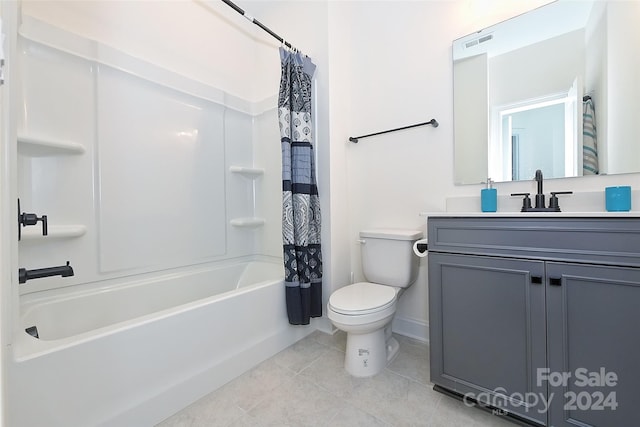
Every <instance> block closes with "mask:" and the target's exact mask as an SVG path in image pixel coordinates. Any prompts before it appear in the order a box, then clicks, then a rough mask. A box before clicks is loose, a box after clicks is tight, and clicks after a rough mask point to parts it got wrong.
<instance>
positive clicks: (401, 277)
mask: <svg viewBox="0 0 640 427" xmlns="http://www.w3.org/2000/svg"><path fill="white" fill-rule="evenodd" d="M421 238H422V232H421V231H419V230H401V229H375V230H367V231H361V232H360V243H361V258H362V272H363V273H364V277H365V279H366V280H367V282H359V283H354V284H352V285H347V286H344V287H342V288H340V289H338V290H336V291H335V292H334V293H332V294H331V296H330V297H329V303H328V305H327V316H328V317H329V320H331V323H333V325H334V326H335V327H336V328H338V329H340V330H342V331H345V332H346V333H347V348H346V353H345V359H344V368H345V370H346V371H347V372H348V373H349V374H351V375H353V376H354V377H370V376H373V375H376V374H377V373H379V372H380V371H382V369H384V367H385V366H386V365H387V363H389V362H390V361H391V360H393V358H394V357H395V355H396V354H397V352H398V348H399V344H398V341H397V340H396V339H395V338H393V337H392V336H391V321H392V320H393V315H394V314H395V312H396V303H397V301H398V298H399V297H400V295H401V293H402V292H403V291H404V289H405V288H408V287H409V286H411V285H412V284H413V282H415V280H416V277H417V276H418V267H419V258H418V257H417V256H416V255H415V254H414V252H413V249H412V247H413V244H414V242H415V241H416V240H419V239H421Z"/></svg>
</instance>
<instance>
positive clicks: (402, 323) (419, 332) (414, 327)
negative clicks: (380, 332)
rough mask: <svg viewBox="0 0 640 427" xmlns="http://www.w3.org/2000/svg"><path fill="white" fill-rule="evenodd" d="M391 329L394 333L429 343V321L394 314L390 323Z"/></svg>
mask: <svg viewBox="0 0 640 427" xmlns="http://www.w3.org/2000/svg"><path fill="white" fill-rule="evenodd" d="M391 330H392V331H393V332H394V333H396V334H400V335H404V336H406V337H409V338H413V339H415V340H418V341H422V342H424V343H427V344H428V343H429V323H428V322H425V321H423V320H418V319H411V318H408V317H400V316H396V317H395V318H394V319H393V323H392V324H391Z"/></svg>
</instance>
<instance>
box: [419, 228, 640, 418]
mask: <svg viewBox="0 0 640 427" xmlns="http://www.w3.org/2000/svg"><path fill="white" fill-rule="evenodd" d="M428 236H429V326H430V328H429V329H430V343H431V345H430V348H431V362H430V363H431V380H432V382H433V383H434V384H435V385H436V388H437V389H439V390H441V391H443V392H448V393H452V394H455V395H457V396H458V397H461V398H463V401H464V400H466V401H468V400H467V399H468V398H474V399H476V400H478V401H479V402H481V403H484V404H488V405H489V406H490V407H492V408H497V412H502V410H504V411H508V413H509V414H510V416H515V417H516V418H520V419H521V420H526V421H527V422H530V423H534V424H541V425H547V426H556V427H564V426H567V427H568V426H571V427H575V426H581V427H586V426H594V427H610V426H640V391H638V390H639V388H638V387H640V331H639V328H640V219H637V218H616V219H606V218H598V219H594V218H591V219H584V218H558V217H548V218H544V217H543V218H516V217H513V218H512V217H509V218H498V217H484V218H463V217H459V218H455V217H430V218H429V220H428Z"/></svg>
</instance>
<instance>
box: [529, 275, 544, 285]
mask: <svg viewBox="0 0 640 427" xmlns="http://www.w3.org/2000/svg"><path fill="white" fill-rule="evenodd" d="M531 283H533V284H534V285H541V284H542V276H531Z"/></svg>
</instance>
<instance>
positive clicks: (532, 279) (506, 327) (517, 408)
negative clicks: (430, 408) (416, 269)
mask: <svg viewBox="0 0 640 427" xmlns="http://www.w3.org/2000/svg"><path fill="white" fill-rule="evenodd" d="M543 281H544V263H543V262H542V261H527V260H514V259H503V258H495V257H484V256H466V255H452V254H443V253H429V325H430V326H429V330H430V341H431V346H430V348H431V381H432V382H433V383H434V384H437V385H439V386H442V387H444V388H446V389H449V390H452V391H455V392H457V393H459V394H461V395H464V396H468V397H472V398H476V399H478V400H480V401H481V402H483V403H487V404H489V405H491V406H495V407H498V408H501V409H506V410H508V411H510V412H513V413H515V414H517V415H520V416H522V417H524V418H527V419H532V420H535V421H537V422H540V423H546V413H545V411H544V404H543V401H544V400H543V397H546V394H547V390H546V384H542V385H537V384H536V373H537V371H538V369H539V368H543V367H545V366H546V338H545V287H544V284H543ZM465 401H467V400H466V399H465Z"/></svg>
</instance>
